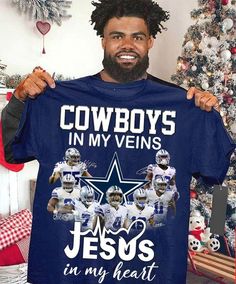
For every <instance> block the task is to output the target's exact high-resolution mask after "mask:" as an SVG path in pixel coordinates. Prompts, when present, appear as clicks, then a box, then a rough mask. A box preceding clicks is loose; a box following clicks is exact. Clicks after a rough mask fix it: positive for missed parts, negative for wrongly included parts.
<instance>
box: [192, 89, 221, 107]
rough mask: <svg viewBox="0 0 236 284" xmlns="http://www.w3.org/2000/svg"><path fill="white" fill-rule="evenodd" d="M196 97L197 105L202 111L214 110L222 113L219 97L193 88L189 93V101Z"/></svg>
mask: <svg viewBox="0 0 236 284" xmlns="http://www.w3.org/2000/svg"><path fill="white" fill-rule="evenodd" d="M193 97H194V99H195V105H196V106H197V107H200V108H201V109H202V110H205V111H211V110H212V108H214V109H215V110H217V111H220V106H219V102H218V99H217V97H215V96H214V95H212V94H211V93H209V92H206V91H204V92H203V91H201V90H199V89H197V88H195V87H191V88H190V89H189V90H188V93H187V99H189V100H191V99H192V98H193Z"/></svg>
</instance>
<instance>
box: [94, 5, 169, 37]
mask: <svg viewBox="0 0 236 284" xmlns="http://www.w3.org/2000/svg"><path fill="white" fill-rule="evenodd" d="M98 1H99V2H95V1H92V5H93V6H95V7H96V8H95V10H94V11H93V12H92V15H91V24H94V30H96V31H97V35H99V36H101V37H103V31H104V27H105V25H106V23H107V22H108V21H109V20H110V19H111V18H113V17H117V18H120V17H127V16H128V17H138V18H142V19H144V21H145V22H146V24H147V26H148V30H149V32H150V34H151V35H152V36H153V37H154V38H155V37H156V34H157V33H158V32H160V33H161V32H162V30H163V29H164V30H165V28H164V27H163V25H162V24H161V22H165V21H167V20H168V19H169V12H167V11H164V10H163V9H162V8H161V7H160V6H159V5H158V4H157V3H155V2H154V1H152V0H98Z"/></svg>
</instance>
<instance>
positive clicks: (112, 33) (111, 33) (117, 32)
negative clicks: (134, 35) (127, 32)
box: [109, 31, 124, 35]
mask: <svg viewBox="0 0 236 284" xmlns="http://www.w3.org/2000/svg"><path fill="white" fill-rule="evenodd" d="M109 35H124V33H122V32H119V31H112V32H110V33H109Z"/></svg>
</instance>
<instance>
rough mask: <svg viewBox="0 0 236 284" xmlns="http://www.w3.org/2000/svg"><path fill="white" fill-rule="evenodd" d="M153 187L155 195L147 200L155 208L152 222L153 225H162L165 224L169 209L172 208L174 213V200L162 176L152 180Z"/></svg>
mask: <svg viewBox="0 0 236 284" xmlns="http://www.w3.org/2000/svg"><path fill="white" fill-rule="evenodd" d="M153 188H154V190H155V194H156V196H155V197H154V198H152V199H150V200H149V204H150V205H153V206H154V208H155V212H154V222H155V226H163V225H164V224H165V221H166V218H167V213H168V210H169V209H172V210H173V213H174V215H175V210H176V206H175V201H174V194H173V192H172V191H168V190H167V181H166V180H165V178H164V177H158V178H157V179H156V180H154V182H153Z"/></svg>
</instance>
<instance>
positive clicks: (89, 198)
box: [74, 185, 99, 231]
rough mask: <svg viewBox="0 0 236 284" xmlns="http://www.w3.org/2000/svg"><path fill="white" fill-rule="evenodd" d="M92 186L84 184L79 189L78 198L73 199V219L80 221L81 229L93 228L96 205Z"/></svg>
mask: <svg viewBox="0 0 236 284" xmlns="http://www.w3.org/2000/svg"><path fill="white" fill-rule="evenodd" d="M98 205H99V204H98V202H97V201H96V200H95V196H94V190H93V188H91V187H89V186H87V185H85V186H83V187H82V188H81V190H80V200H79V199H76V200H75V211H74V215H75V221H76V222H81V230H82V231H87V230H89V229H93V225H94V222H95V216H96V215H95V208H96V207H97V206H98Z"/></svg>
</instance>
